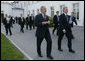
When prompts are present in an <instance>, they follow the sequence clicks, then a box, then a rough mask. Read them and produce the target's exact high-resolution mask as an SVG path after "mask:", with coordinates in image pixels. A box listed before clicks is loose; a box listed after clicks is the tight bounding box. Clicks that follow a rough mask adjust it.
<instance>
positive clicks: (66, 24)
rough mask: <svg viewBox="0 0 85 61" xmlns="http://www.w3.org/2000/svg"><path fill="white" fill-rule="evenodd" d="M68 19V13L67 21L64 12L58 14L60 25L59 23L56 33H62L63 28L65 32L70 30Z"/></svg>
mask: <svg viewBox="0 0 85 61" xmlns="http://www.w3.org/2000/svg"><path fill="white" fill-rule="evenodd" d="M69 19H70V16H69V15H68V21H67V18H66V16H65V14H64V13H63V14H61V15H60V18H59V24H60V25H59V30H58V33H60V34H62V33H63V31H62V30H63V29H65V30H66V32H67V33H70V32H71V27H70V25H69Z"/></svg>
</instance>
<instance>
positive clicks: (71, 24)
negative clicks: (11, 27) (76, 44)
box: [69, 12, 77, 39]
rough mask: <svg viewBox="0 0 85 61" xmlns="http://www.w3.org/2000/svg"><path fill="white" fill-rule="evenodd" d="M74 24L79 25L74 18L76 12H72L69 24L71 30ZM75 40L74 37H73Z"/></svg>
mask: <svg viewBox="0 0 85 61" xmlns="http://www.w3.org/2000/svg"><path fill="white" fill-rule="evenodd" d="M73 22H74V23H75V24H76V25H77V21H76V19H75V17H74V12H71V16H70V20H69V24H70V26H71V28H72V27H73ZM71 32H72V31H71ZM72 35H73V34H72ZM73 39H74V36H73Z"/></svg>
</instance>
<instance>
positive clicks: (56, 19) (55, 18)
mask: <svg viewBox="0 0 85 61" xmlns="http://www.w3.org/2000/svg"><path fill="white" fill-rule="evenodd" d="M53 23H54V24H55V25H56V26H58V23H59V22H58V18H57V15H54V17H53Z"/></svg>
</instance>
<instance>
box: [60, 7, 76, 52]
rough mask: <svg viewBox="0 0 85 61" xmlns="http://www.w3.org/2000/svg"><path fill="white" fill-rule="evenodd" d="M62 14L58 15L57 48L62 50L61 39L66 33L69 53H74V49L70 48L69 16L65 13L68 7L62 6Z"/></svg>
mask: <svg viewBox="0 0 85 61" xmlns="http://www.w3.org/2000/svg"><path fill="white" fill-rule="evenodd" d="M63 12H64V13H63V14H61V15H60V18H59V19H60V20H59V24H60V25H59V30H58V50H59V51H63V50H62V49H61V40H62V38H63V36H64V34H65V35H66V37H67V39H68V50H69V52H71V53H75V51H74V50H73V49H72V32H71V27H70V25H69V18H70V17H69V16H68V15H67V12H68V8H67V7H64V8H63Z"/></svg>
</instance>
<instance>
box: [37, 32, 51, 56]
mask: <svg viewBox="0 0 85 61" xmlns="http://www.w3.org/2000/svg"><path fill="white" fill-rule="evenodd" d="M44 38H45V40H46V42H47V50H46V51H47V56H49V55H50V54H51V48H52V40H51V36H50V34H48V33H47V34H46V35H45V37H43V38H40V37H37V53H38V54H41V43H42V41H43V39H44Z"/></svg>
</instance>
